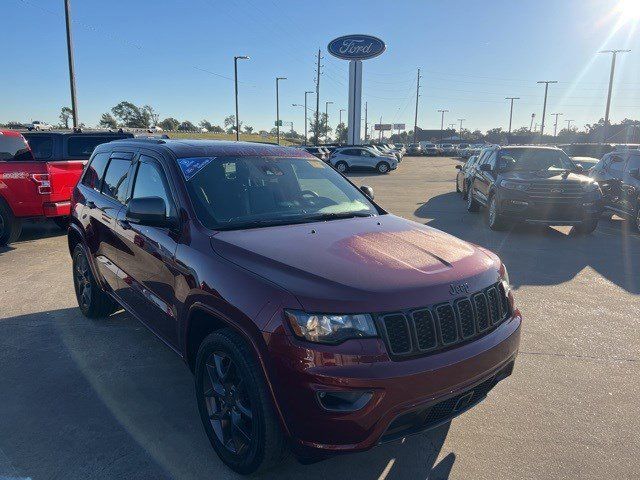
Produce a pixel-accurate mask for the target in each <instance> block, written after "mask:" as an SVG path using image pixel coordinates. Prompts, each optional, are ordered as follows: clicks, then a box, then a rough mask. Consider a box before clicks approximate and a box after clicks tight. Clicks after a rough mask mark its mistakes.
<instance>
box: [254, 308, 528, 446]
mask: <svg viewBox="0 0 640 480" xmlns="http://www.w3.org/2000/svg"><path fill="white" fill-rule="evenodd" d="M521 321H522V318H521V315H520V312H519V311H517V310H516V312H515V314H514V315H513V316H512V317H511V318H510V319H508V320H506V321H504V322H503V323H502V324H501V325H499V326H498V327H497V328H496V329H495V330H494V331H492V332H491V333H489V334H487V335H485V336H483V337H479V338H477V339H474V340H473V341H470V342H469V343H465V344H461V345H459V346H457V347H455V348H451V349H449V350H445V351H441V352H438V353H434V354H431V355H427V356H423V357H419V358H411V359H406V360H401V361H393V360H391V359H390V358H389V356H388V355H387V353H386V349H385V347H384V344H383V342H382V340H380V339H366V340H364V339H363V340H350V341H348V342H345V343H344V344H342V345H339V346H334V347H327V348H322V347H319V346H316V345H314V346H313V349H311V348H309V344H308V343H305V342H300V341H298V340H297V339H295V338H293V337H291V336H289V335H287V334H284V333H283V334H272V335H270V336H269V338H268V339H267V343H268V345H269V349H270V351H271V355H270V356H271V362H272V367H273V368H272V369H271V372H272V373H271V376H272V378H271V380H272V385H273V386H274V393H275V397H276V402H277V404H278V408H279V410H280V412H281V413H282V416H283V420H284V421H285V423H286V427H287V429H288V431H289V434H290V436H291V437H292V443H293V446H294V451H296V452H297V453H299V454H301V455H307V454H308V455H317V454H320V455H329V454H334V453H340V452H356V451H363V450H368V449H370V448H372V447H374V446H375V445H377V444H378V443H380V442H384V441H387V440H389V439H392V438H396V437H397V436H405V435H410V434H412V433H415V432H417V431H421V430H425V429H429V428H433V427H435V426H437V425H439V424H441V423H442V422H445V421H448V420H449V419H451V418H453V417H455V416H457V415H459V414H460V413H462V412H464V411H465V410H466V409H468V408H470V407H471V406H473V405H475V404H476V403H477V402H479V401H480V400H482V398H484V396H485V395H486V393H487V392H488V391H489V390H490V389H491V388H493V386H494V385H495V384H496V383H497V382H498V381H500V380H502V379H503V378H504V377H505V376H508V375H509V374H510V373H511V369H512V368H513V363H514V359H515V356H516V354H517V351H518V347H519V343H520V325H521ZM344 352H349V353H344ZM354 352H358V353H354ZM481 385H482V389H477V388H479V386H481ZM487 387H488V388H487ZM332 391H334V392H335V391H341V392H344V391H369V392H372V393H373V396H372V398H371V400H370V401H369V403H368V404H366V405H365V406H364V407H363V408H362V409H360V410H358V411H354V412H331V411H327V410H326V409H324V408H323V407H322V406H321V404H320V402H319V401H318V393H319V392H332ZM469 394H470V395H469ZM462 397H464V398H462ZM452 399H455V400H452ZM447 401H449V403H446V402H447ZM443 402H444V403H443ZM447 405H448V406H449V407H450V408H448V407H447ZM454 407H456V408H454ZM447 408H448V410H447ZM429 412H431V413H429Z"/></svg>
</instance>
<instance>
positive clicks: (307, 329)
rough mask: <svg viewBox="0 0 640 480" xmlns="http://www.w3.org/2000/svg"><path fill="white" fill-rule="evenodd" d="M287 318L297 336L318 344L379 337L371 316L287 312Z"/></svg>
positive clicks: (363, 314)
mask: <svg viewBox="0 0 640 480" xmlns="http://www.w3.org/2000/svg"><path fill="white" fill-rule="evenodd" d="M285 316H286V318H287V320H288V322H289V325H291V328H292V329H293V332H294V333H295V335H296V336H297V337H299V338H302V339H304V340H308V341H310V342H316V343H328V344H336V343H341V342H343V341H345V340H348V339H350V338H366V337H377V336H378V334H377V331H376V327H375V324H374V322H373V318H372V317H371V315H368V314H365V313H362V314H355V315H336V314H333V313H327V314H322V313H305V312H300V311H295V310H286V311H285Z"/></svg>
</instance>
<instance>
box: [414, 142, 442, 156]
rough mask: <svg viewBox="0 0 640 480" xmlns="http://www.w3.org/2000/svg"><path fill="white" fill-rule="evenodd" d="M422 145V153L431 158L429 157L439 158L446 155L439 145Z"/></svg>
mask: <svg viewBox="0 0 640 480" xmlns="http://www.w3.org/2000/svg"><path fill="white" fill-rule="evenodd" d="M420 143H421V145H422V151H423V152H424V154H425V155H427V156H429V157H439V156H441V155H444V150H442V148H440V147H439V146H438V145H436V144H435V143H431V142H424V143H422V142H420Z"/></svg>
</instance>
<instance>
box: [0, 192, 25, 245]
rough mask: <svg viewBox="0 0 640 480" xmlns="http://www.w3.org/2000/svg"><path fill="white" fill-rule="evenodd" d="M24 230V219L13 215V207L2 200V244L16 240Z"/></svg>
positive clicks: (0, 221)
mask: <svg viewBox="0 0 640 480" xmlns="http://www.w3.org/2000/svg"><path fill="white" fill-rule="evenodd" d="M21 232H22V220H20V219H19V218H16V217H15V216H14V215H13V212H12V211H11V209H10V208H9V207H8V206H7V205H6V204H5V203H4V202H3V201H0V245H8V244H9V243H12V242H15V241H16V240H17V239H18V237H20V233H21Z"/></svg>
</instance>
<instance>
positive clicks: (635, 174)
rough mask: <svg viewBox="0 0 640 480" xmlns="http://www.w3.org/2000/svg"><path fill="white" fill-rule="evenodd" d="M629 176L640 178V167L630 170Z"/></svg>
mask: <svg viewBox="0 0 640 480" xmlns="http://www.w3.org/2000/svg"><path fill="white" fill-rule="evenodd" d="M629 176H630V177H633V178H637V179H639V180H640V168H634V169H631V170H629Z"/></svg>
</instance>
